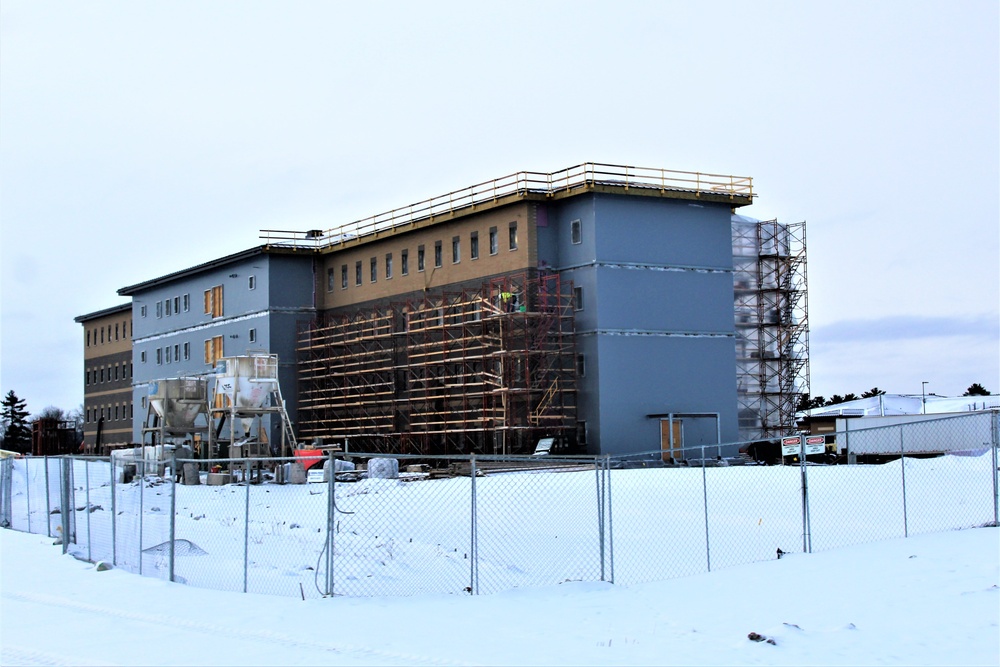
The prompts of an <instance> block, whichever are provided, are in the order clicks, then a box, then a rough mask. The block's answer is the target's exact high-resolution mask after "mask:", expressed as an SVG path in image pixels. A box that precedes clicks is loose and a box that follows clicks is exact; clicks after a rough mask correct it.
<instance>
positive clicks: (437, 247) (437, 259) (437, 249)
mask: <svg viewBox="0 0 1000 667" xmlns="http://www.w3.org/2000/svg"><path fill="white" fill-rule="evenodd" d="M434 267H435V268H438V269H439V268H441V242H440V241H435V242H434Z"/></svg>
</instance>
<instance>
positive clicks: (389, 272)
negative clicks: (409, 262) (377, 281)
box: [385, 252, 392, 280]
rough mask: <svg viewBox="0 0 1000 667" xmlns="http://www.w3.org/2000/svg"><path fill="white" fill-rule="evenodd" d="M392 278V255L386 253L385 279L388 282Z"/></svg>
mask: <svg viewBox="0 0 1000 667" xmlns="http://www.w3.org/2000/svg"><path fill="white" fill-rule="evenodd" d="M389 278H392V253H391V252H387V253H386V254H385V279H386V280H389Z"/></svg>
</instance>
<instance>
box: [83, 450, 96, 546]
mask: <svg viewBox="0 0 1000 667" xmlns="http://www.w3.org/2000/svg"><path fill="white" fill-rule="evenodd" d="M83 479H84V482H85V483H86V485H87V510H86V512H87V560H88V561H89V562H91V563H93V562H94V548H93V542H94V538H93V536H92V535H91V532H90V515H91V514H93V511H92V510H91V509H90V461H88V460H86V459H84V461H83Z"/></svg>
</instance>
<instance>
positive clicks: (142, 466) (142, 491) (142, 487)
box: [133, 449, 146, 575]
mask: <svg viewBox="0 0 1000 667" xmlns="http://www.w3.org/2000/svg"><path fill="white" fill-rule="evenodd" d="M139 451H141V452H142V454H141V456H142V457H143V458H142V461H141V463H139V464H138V465H136V467H135V472H136V475H137V476H138V477H139V574H140V575H142V527H143V521H144V519H145V517H143V514H144V513H145V512H144V510H145V502H146V458H145V457H146V452H145V449H140V450H139ZM140 470H141V471H142V472H141V473H140V472H139V471H140ZM133 479H135V478H133Z"/></svg>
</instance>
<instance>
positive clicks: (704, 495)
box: [701, 445, 712, 572]
mask: <svg viewBox="0 0 1000 667" xmlns="http://www.w3.org/2000/svg"><path fill="white" fill-rule="evenodd" d="M701 502H702V507H703V508H704V510H705V562H706V563H707V565H708V571H709V572H711V571H712V543H711V541H710V540H709V537H708V477H707V475H706V473H705V445H702V446H701Z"/></svg>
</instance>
